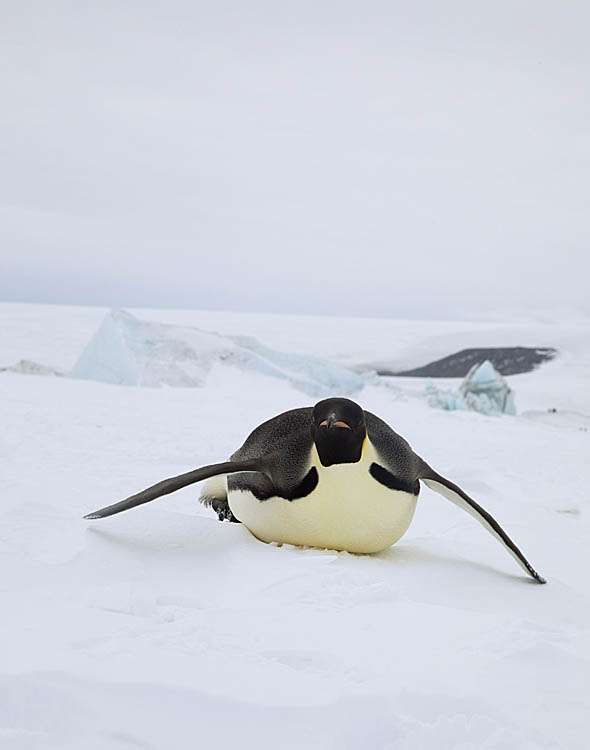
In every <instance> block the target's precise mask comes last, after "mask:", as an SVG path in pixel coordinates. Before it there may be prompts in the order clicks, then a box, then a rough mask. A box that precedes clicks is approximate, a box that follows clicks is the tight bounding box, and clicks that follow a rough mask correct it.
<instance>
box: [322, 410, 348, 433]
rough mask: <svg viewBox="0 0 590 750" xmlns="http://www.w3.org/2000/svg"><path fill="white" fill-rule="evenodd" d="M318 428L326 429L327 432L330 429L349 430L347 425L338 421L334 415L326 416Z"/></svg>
mask: <svg viewBox="0 0 590 750" xmlns="http://www.w3.org/2000/svg"><path fill="white" fill-rule="evenodd" d="M320 427H327V428H328V430H331V429H332V427H344V428H345V429H347V430H350V429H351V427H350V425H349V424H346V422H343V421H342V420H341V419H338V417H337V416H336V415H335V414H330V415H328V418H327V419H324V421H323V422H320Z"/></svg>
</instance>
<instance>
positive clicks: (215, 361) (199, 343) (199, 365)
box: [70, 310, 364, 397]
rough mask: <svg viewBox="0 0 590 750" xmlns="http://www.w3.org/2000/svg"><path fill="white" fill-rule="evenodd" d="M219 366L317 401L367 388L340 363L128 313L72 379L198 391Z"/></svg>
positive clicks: (105, 328)
mask: <svg viewBox="0 0 590 750" xmlns="http://www.w3.org/2000/svg"><path fill="white" fill-rule="evenodd" d="M216 365H225V366H232V367H236V368H238V369H241V370H243V371H253V372H256V373H259V374H262V375H266V376H270V377H275V378H279V379H282V380H286V381H288V382H289V383H290V384H291V385H293V386H294V387H295V388H297V389H298V390H300V391H303V392H304V393H307V394H309V395H311V396H314V397H322V396H327V395H329V394H335V393H337V394H340V395H349V394H353V393H355V392H356V391H359V390H360V389H361V388H362V387H363V384H364V378H363V377H362V376H361V375H358V374H357V373H354V372H352V371H350V370H347V369H346V368H344V367H341V366H340V365H336V364H333V363H331V362H328V361H326V360H322V359H320V358H318V357H313V356H303V355H299V354H292V353H287V352H280V351H276V350H274V349H271V348H270V347H268V346H265V345H264V344H262V343H260V342H259V341H258V340H257V339H255V338H253V337H251V336H221V335H219V334H217V333H211V332H208V331H203V330H201V329H199V328H194V327H190V326H177V325H170V324H164V323H157V322H151V321H145V320H140V319H139V318H136V317H135V316H134V315H131V313H129V312H126V311H125V310H112V311H111V312H110V313H108V314H107V315H106V317H105V318H104V320H103V321H102V323H101V325H100V327H99V329H98V331H97V332H96V333H95V335H94V336H93V337H92V339H91V340H90V342H89V343H88V345H87V346H86V348H85V349H84V351H83V352H82V354H81V355H80V357H79V359H78V361H77V362H76V364H75V365H74V367H73V369H72V371H71V373H70V375H71V376H72V377H74V378H80V379H84V380H99V381H102V382H105V383H117V384H121V385H138V386H150V387H157V386H161V385H168V386H180V387H199V386H204V385H205V384H206V382H207V379H208V377H209V376H210V373H211V370H212V369H213V368H214V367H215V366H216Z"/></svg>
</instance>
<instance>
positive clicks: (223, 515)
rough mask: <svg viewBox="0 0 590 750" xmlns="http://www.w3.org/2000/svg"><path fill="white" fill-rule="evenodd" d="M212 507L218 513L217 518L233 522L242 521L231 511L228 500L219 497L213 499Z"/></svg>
mask: <svg viewBox="0 0 590 750" xmlns="http://www.w3.org/2000/svg"><path fill="white" fill-rule="evenodd" d="M211 507H212V508H213V510H214V511H215V512H216V513H217V518H218V519H219V520H220V521H230V522H231V523H241V521H238V519H237V518H236V517H235V516H234V514H233V513H232V512H231V508H230V507H229V503H228V502H227V500H221V499H219V498H217V499H215V500H213V502H212V503H211Z"/></svg>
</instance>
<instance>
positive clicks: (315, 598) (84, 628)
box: [0, 304, 590, 750]
mask: <svg viewBox="0 0 590 750" xmlns="http://www.w3.org/2000/svg"><path fill="white" fill-rule="evenodd" d="M106 312H107V311H105V310H104V309H91V308H66V307H51V306H41V305H38V306H35V305H11V304H0V366H8V365H10V364H13V363H14V362H17V361H19V360H21V359H29V360H32V361H34V362H37V363H42V364H44V365H46V366H48V367H50V368H55V369H59V370H69V369H71V367H72V365H73V364H74V362H75V360H76V358H77V357H78V356H79V354H80V352H81V351H82V349H83V348H84V346H85V345H86V343H87V342H88V341H89V340H90V338H91V337H92V335H93V332H94V331H95V330H96V328H97V326H98V325H99V324H100V322H101V320H102V319H103V318H104V315H105V313H106ZM133 312H134V314H135V313H136V311H133ZM137 314H138V315H140V313H139V311H137ZM141 317H144V318H146V319H151V320H156V321H162V322H164V323H168V324H174V325H182V326H189V327H196V328H200V329H201V330H217V331H219V332H220V333H221V334H222V335H224V336H254V337H255V338H256V339H257V340H258V341H259V342H260V345H261V346H263V347H268V348H270V349H273V350H278V351H283V352H299V353H300V354H301V355H302V356H318V355H319V356H321V357H323V358H325V359H333V360H334V361H337V362H340V363H347V362H354V361H358V362H360V361H369V360H371V359H373V360H377V359H378V358H381V359H385V358H394V357H395V358H398V357H399V358H401V357H402V356H405V355H404V352H406V354H407V353H408V352H410V350H412V347H413V351H414V352H416V351H418V350H420V349H422V350H423V349H424V348H426V347H427V342H428V340H432V339H433V338H435V339H436V340H437V341H438V343H439V345H440V348H444V347H443V344H444V341H445V337H447V338H448V344H447V346H448V351H453V350H455V349H456V348H457V347H456V343H457V339H458V338H461V337H463V338H470V340H471V341H474V340H475V339H477V337H478V335H479V337H480V339H481V343H482V344H483V343H487V341H485V340H486V339H488V340H489V339H490V338H495V337H496V336H497V334H498V331H504V332H505V333H507V335H506V340H508V339H509V338H510V336H513V337H514V338H515V339H516V338H518V339H519V340H520V341H522V342H523V343H524V344H531V345H535V344H537V343H539V342H541V343H542V344H547V345H554V346H556V347H557V348H558V350H559V352H560V354H559V356H558V357H557V358H556V359H555V360H554V361H553V362H551V363H549V364H547V365H544V366H542V367H541V368H539V369H538V370H536V371H535V372H533V373H527V374H524V375H516V376H510V377H508V378H507V382H508V383H509V385H510V387H511V388H513V389H514V390H515V392H516V393H517V396H518V403H519V409H523V410H525V411H527V412H533V414H530V413H529V414H523V415H522V416H508V415H502V416H500V417H497V418H490V417H487V416H485V415H482V414H478V413H476V412H471V411H456V412H446V411H442V410H435V409H430V408H429V407H428V405H427V403H426V401H425V399H424V398H423V391H424V385H425V381H421V380H420V379H417V380H416V379H411V378H408V379H404V378H400V379H396V385H398V386H399V387H400V389H401V391H396V390H391V389H387V388H380V387H377V386H376V385H375V384H374V383H367V384H366V385H365V387H364V389H363V390H362V391H360V392H358V393H357V394H356V395H355V396H354V398H355V400H357V401H358V402H359V403H361V404H362V405H363V406H364V408H366V409H369V410H370V411H372V412H374V413H376V414H378V415H379V416H381V417H382V418H383V419H385V420H386V421H387V422H388V423H389V424H391V425H392V426H393V428H394V429H395V430H396V431H398V432H399V433H400V434H402V435H403V436H404V437H406V438H407V439H408V440H409V442H410V443H411V445H412V446H413V447H414V449H415V450H416V451H417V452H418V453H419V454H420V455H422V456H424V458H425V459H426V460H428V462H429V463H430V464H431V465H432V466H433V468H435V469H436V470H438V471H440V472H441V473H443V474H444V475H446V476H448V477H449V478H450V479H452V480H453V481H455V482H456V483H458V484H459V485H460V486H462V487H463V488H464V489H465V490H467V491H468V492H469V493H470V494H471V495H472V496H473V497H474V498H475V499H476V500H477V501H478V502H480V503H481V504H482V505H483V506H484V507H485V508H486V509H487V510H489V511H490V512H491V513H492V514H493V515H494V516H495V517H496V518H497V519H498V520H499V521H500V523H501V524H502V525H503V526H504V527H505V528H506V530H507V531H508V533H510V534H511V535H512V536H513V538H514V539H515V541H516V542H517V544H518V545H519V546H520V547H521V549H522V550H523V552H524V553H525V554H526V555H527V557H528V558H529V559H530V560H531V562H532V564H533V565H534V566H535V567H536V568H537V569H538V570H539V571H540V573H541V574H543V575H544V576H545V577H547V579H548V584H547V585H546V586H539V585H538V584H536V583H534V582H533V581H530V580H528V579H527V578H526V577H525V576H524V574H523V573H522V571H521V570H520V569H519V568H518V566H516V564H515V563H514V561H513V560H512V558H511V557H510V556H509V555H508V554H507V553H506V551H505V550H504V549H503V548H502V547H501V546H500V545H499V544H498V543H497V542H496V541H495V540H494V539H493V538H492V537H491V536H490V535H489V534H486V532H485V531H484V530H483V529H482V528H481V526H480V525H479V524H477V523H476V522H475V521H474V520H473V519H472V518H470V517H469V516H468V515H467V514H465V513H461V512H460V511H459V510H457V509H456V508H455V507H454V506H453V505H452V504H450V503H448V502H447V501H445V500H444V498H441V497H440V496H439V495H437V494H435V493H433V492H431V491H430V490H428V489H427V488H424V489H423V490H422V493H421V495H420V499H419V502H418V508H417V511H416V516H415V518H414V521H413V523H412V525H411V526H410V529H409V530H408V532H407V533H406V535H405V536H404V537H403V539H402V540H401V541H400V542H398V543H397V544H396V545H395V546H394V547H392V548H390V549H388V550H386V551H385V552H383V553H379V554H377V555H370V556H355V555H351V554H347V553H335V552H331V551H326V550H315V549H301V548H295V547H289V546H283V547H277V546H274V545H265V544H262V543H261V542H259V541H257V540H256V539H254V538H253V537H252V536H251V535H250V534H249V532H248V531H247V530H246V529H245V528H244V527H243V526H241V525H237V524H229V523H225V524H221V523H219V522H218V521H217V520H216V519H215V518H214V516H213V514H212V512H211V511H209V510H207V509H206V508H203V507H202V506H200V505H198V504H197V502H196V498H197V495H198V492H199V486H194V487H188V488H186V489H184V490H182V491H180V492H178V493H176V494H174V495H171V496H169V497H166V498H162V499H160V500H157V501H155V502H153V503H150V504H148V505H145V506H142V507H141V508H138V509H136V510H133V511H129V512H128V513H123V514H121V515H118V516H114V517H112V518H109V519H105V520H104V521H101V522H87V521H84V520H82V518H81V516H82V515H83V514H84V513H87V512H89V511H90V510H93V509H95V508H98V507H101V506H102V505H105V504H107V503H110V502H113V501H115V500H118V499H121V498H122V497H124V496H126V495H128V494H130V493H131V492H133V491H135V490H139V489H141V488H143V487H146V486H148V485H149V484H151V483H153V482H155V481H157V480H159V479H162V478H164V477H166V476H171V475H174V474H178V473H181V472H183V471H187V470H189V469H191V468H194V467H196V466H199V465H203V464H206V463H211V462H214V461H218V460H221V459H224V458H226V457H227V456H228V455H229V454H230V453H231V452H232V451H233V450H234V449H235V448H236V447H237V446H238V445H240V443H241V442H242V441H243V439H244V437H245V436H246V435H247V434H248V432H249V431H250V430H251V429H252V428H253V427H255V426H256V425H257V424H259V423H260V422H261V421H262V420H263V419H266V418H269V417H271V416H272V415H274V414H276V413H278V412H280V411H283V410H285V409H289V408H293V407H296V406H302V405H305V404H309V403H312V402H313V399H311V398H310V397H308V396H306V395H304V394H302V393H301V391H299V390H297V389H296V388H294V387H293V385H292V384H291V382H290V381H289V380H288V379H286V378H276V377H269V376H266V375H263V374H260V373H259V372H256V371H255V370H253V369H240V368H233V367H232V368H230V367H224V366H223V365H221V364H214V365H213V367H212V368H211V370H210V371H209V373H208V375H207V377H206V384H205V385H204V387H199V388H171V387H161V388H132V387H125V386H121V385H112V384H107V383H103V382H97V381H93V380H76V379H73V378H67V377H49V376H47V377H43V376H33V375H29V374H24V373H23V372H2V373H0V388H1V390H2V396H3V397H2V399H1V401H0V404H1V406H0V409H1V413H0V419H1V423H2V430H1V431H0V443H1V444H0V453H1V455H2V456H3V461H2V487H3V496H2V503H1V505H0V516H1V524H0V571H1V573H0V586H1V589H2V636H3V637H2V645H1V647H0V648H1V654H0V747H2V748H4V747H6V748H7V749H9V750H32V749H33V748H35V750H37V749H38V750H56V749H59V750H62V749H64V750H74V749H75V750H79V748H84V750H95V749H96V750H99V749H100V750H121V748H129V749H130V748H144V749H149V750H153V749H157V750H160V749H162V750H169V748H174V749H175V750H178V749H180V750H182V749H184V748H187V749H188V748H194V747H196V746H203V747H215V748H234V747H236V746H240V747H243V748H254V747H268V746H271V745H272V746H275V745H276V746H279V747H281V748H286V749H289V750H290V749H291V748H295V747H297V748H300V747H309V748H314V749H315V748H318V749H319V748H322V749H323V748H336V747H338V748H344V749H346V748H351V749H352V748H358V747H370V748H376V749H378V750H380V749H383V750H385V749H386V748H395V749H396V750H399V749H401V750H422V749H423V748H424V749H430V748H437V750H439V749H442V750H447V749H448V750H457V749H459V748H460V749H461V750H467V749H469V750H472V749H474V748H477V749H479V748H485V750H500V749H502V750H508V749H510V750H512V749H513V748H514V749H515V750H516V749H518V750H533V749H534V750H537V749H543V750H545V749H547V750H548V749H549V748H551V750H553V749H555V748H557V749H561V748H563V750H585V748H586V747H587V746H588V742H587V719H586V717H587V714H588V711H589V710H590V691H588V683H589V678H590V670H589V664H590V637H589V626H588V623H589V622H590V598H589V592H588V583H587V571H588V569H589V564H590V550H589V547H588V541H587V540H588V538H589V533H590V528H589V525H590V524H589V516H588V494H587V484H588V469H589V468H590V467H589V457H590V451H589V445H588V441H589V440H590V434H589V433H588V431H587V430H585V429H581V427H584V425H585V424H587V422H585V421H584V420H587V419H588V415H589V414H590V388H588V385H589V384H590V346H589V338H590V337H589V336H588V325H587V321H586V324H585V325H584V323H583V321H581V320H575V319H571V320H565V321H549V322H545V321H539V320H528V321H515V322H514V323H509V322H508V323H498V322H497V321H491V322H490V321H482V322H477V321H462V322H461V321H460V322H457V323H456V324H453V323H450V322H445V323H444V324H443V323H438V322H437V321H430V322H428V321H381V322H376V323H375V324H373V322H372V321H367V320H361V319H359V320H352V319H329V318H327V319H325V320H322V319H318V318H314V319H311V318H309V319H306V318H297V317H294V316H292V317H281V316H250V317H248V316H243V317H242V318H240V317H239V316H237V315H236V314H225V313H205V312H203V313H201V312H189V311H159V312H158V311H150V312H149V313H147V312H141ZM492 330H495V331H496V334H493V335H492V334H490V331H492ZM526 331H528V332H529V333H528V335H526V336H524V332H526ZM498 338H501V337H499V336H498ZM533 338H534V341H533ZM476 343H477V342H476ZM507 343H509V342H507ZM379 349H381V351H379ZM331 352H334V356H333V357H329V356H327V355H329V354H330V353H331ZM408 359H409V357H408ZM549 408H556V409H557V411H556V412H548V411H547V410H548V409H549ZM562 413H563V414H564V415H565V416H566V418H565V419H552V416H557V417H559V416H560V415H561V414H562ZM568 414H569V415H570V416H569V417H568ZM572 414H573V415H575V419H574V418H573V417H571V415H572ZM539 415H541V416H543V418H541V416H539ZM544 415H549V419H550V423H547V422H546V421H545V418H544Z"/></svg>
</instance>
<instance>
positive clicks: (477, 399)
mask: <svg viewBox="0 0 590 750" xmlns="http://www.w3.org/2000/svg"><path fill="white" fill-rule="evenodd" d="M426 392H427V394H428V403H429V404H430V405H431V406H434V407H438V408H440V409H446V410H448V411H454V410H456V409H470V410H472V411H478V412H480V413H481V414H512V415H515V414H516V407H515V404H514V394H513V393H512V390H511V389H510V387H509V386H508V383H507V382H506V381H505V380H504V378H503V377H502V375H500V373H499V372H498V371H497V370H496V368H495V367H494V366H493V365H492V363H491V362H490V361H489V360H486V361H485V362H482V363H481V364H480V365H473V367H472V368H471V369H470V370H469V372H468V373H467V375H466V376H465V379H464V380H463V382H462V383H461V385H460V386H459V390H458V391H452V390H449V389H446V390H445V389H442V388H437V387H436V386H435V385H432V384H431V385H428V386H427V388H426Z"/></svg>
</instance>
